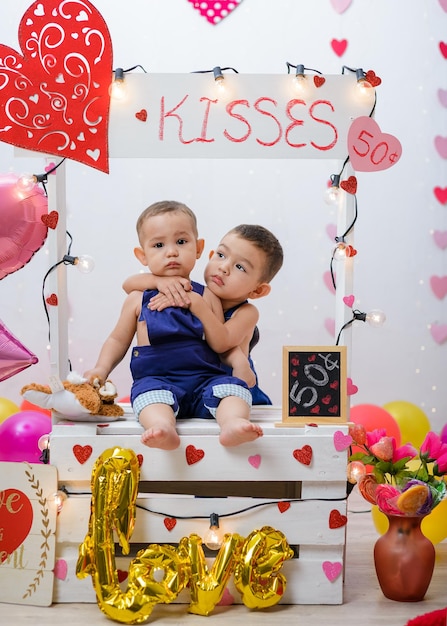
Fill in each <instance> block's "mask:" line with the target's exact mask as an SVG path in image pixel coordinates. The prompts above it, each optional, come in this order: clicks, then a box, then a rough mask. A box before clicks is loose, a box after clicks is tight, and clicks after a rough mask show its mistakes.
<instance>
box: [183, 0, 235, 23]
mask: <svg viewBox="0 0 447 626" xmlns="http://www.w3.org/2000/svg"><path fill="white" fill-rule="evenodd" d="M188 2H190V3H191V4H192V5H193V7H194V8H195V9H196V10H197V11H199V13H200V15H202V17H205V18H206V19H207V20H208V22H209V23H210V24H218V23H219V22H221V21H222V20H223V19H224V18H225V17H227V15H230V13H231V12H232V11H234V9H236V8H237V6H238V5H239V4H240V3H241V2H242V0H219V2H217V1H214V0H207V1H206V2H202V1H201V0H200V1H198V0H188Z"/></svg>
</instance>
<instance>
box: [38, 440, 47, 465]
mask: <svg viewBox="0 0 447 626" xmlns="http://www.w3.org/2000/svg"><path fill="white" fill-rule="evenodd" d="M37 447H38V448H39V450H40V451H41V452H42V454H41V455H40V457H39V461H40V462H41V463H44V464H45V465H47V464H48V463H49V462H50V433H47V434H45V435H42V436H41V437H39V439H38V441H37Z"/></svg>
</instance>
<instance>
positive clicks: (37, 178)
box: [16, 157, 65, 196]
mask: <svg viewBox="0 0 447 626" xmlns="http://www.w3.org/2000/svg"><path fill="white" fill-rule="evenodd" d="M64 161H65V157H64V158H63V159H62V160H61V161H59V163H57V165H53V167H51V168H50V169H49V170H48V171H46V172H44V173H43V174H22V175H21V176H19V178H18V180H17V183H16V186H17V189H18V190H19V192H23V193H27V192H29V191H31V190H32V189H33V187H34V185H36V184H38V183H40V184H41V185H42V187H43V189H44V191H45V195H46V196H48V193H47V188H46V186H45V183H47V181H48V175H49V174H52V173H53V172H55V171H56V170H57V168H58V167H59V166H60V165H62V163H63V162H64Z"/></svg>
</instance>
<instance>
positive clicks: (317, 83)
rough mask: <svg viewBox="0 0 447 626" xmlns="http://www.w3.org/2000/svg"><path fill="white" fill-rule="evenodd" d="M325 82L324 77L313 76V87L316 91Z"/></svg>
mask: <svg viewBox="0 0 447 626" xmlns="http://www.w3.org/2000/svg"><path fill="white" fill-rule="evenodd" d="M325 82H326V79H325V77H324V76H314V85H315V87H316V88H317V89H318V88H319V87H321V86H322V85H324V83H325Z"/></svg>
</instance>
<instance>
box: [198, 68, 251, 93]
mask: <svg viewBox="0 0 447 626" xmlns="http://www.w3.org/2000/svg"><path fill="white" fill-rule="evenodd" d="M228 70H231V71H232V72H234V73H235V74H238V73H239V72H238V71H237V70H235V69H234V67H220V65H216V66H215V67H213V69H212V70H196V71H195V72H192V73H193V74H211V73H212V74H213V76H214V82H215V84H216V87H217V89H218V90H219V91H221V92H223V91H225V88H226V86H225V76H224V75H223V72H227V71H228Z"/></svg>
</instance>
